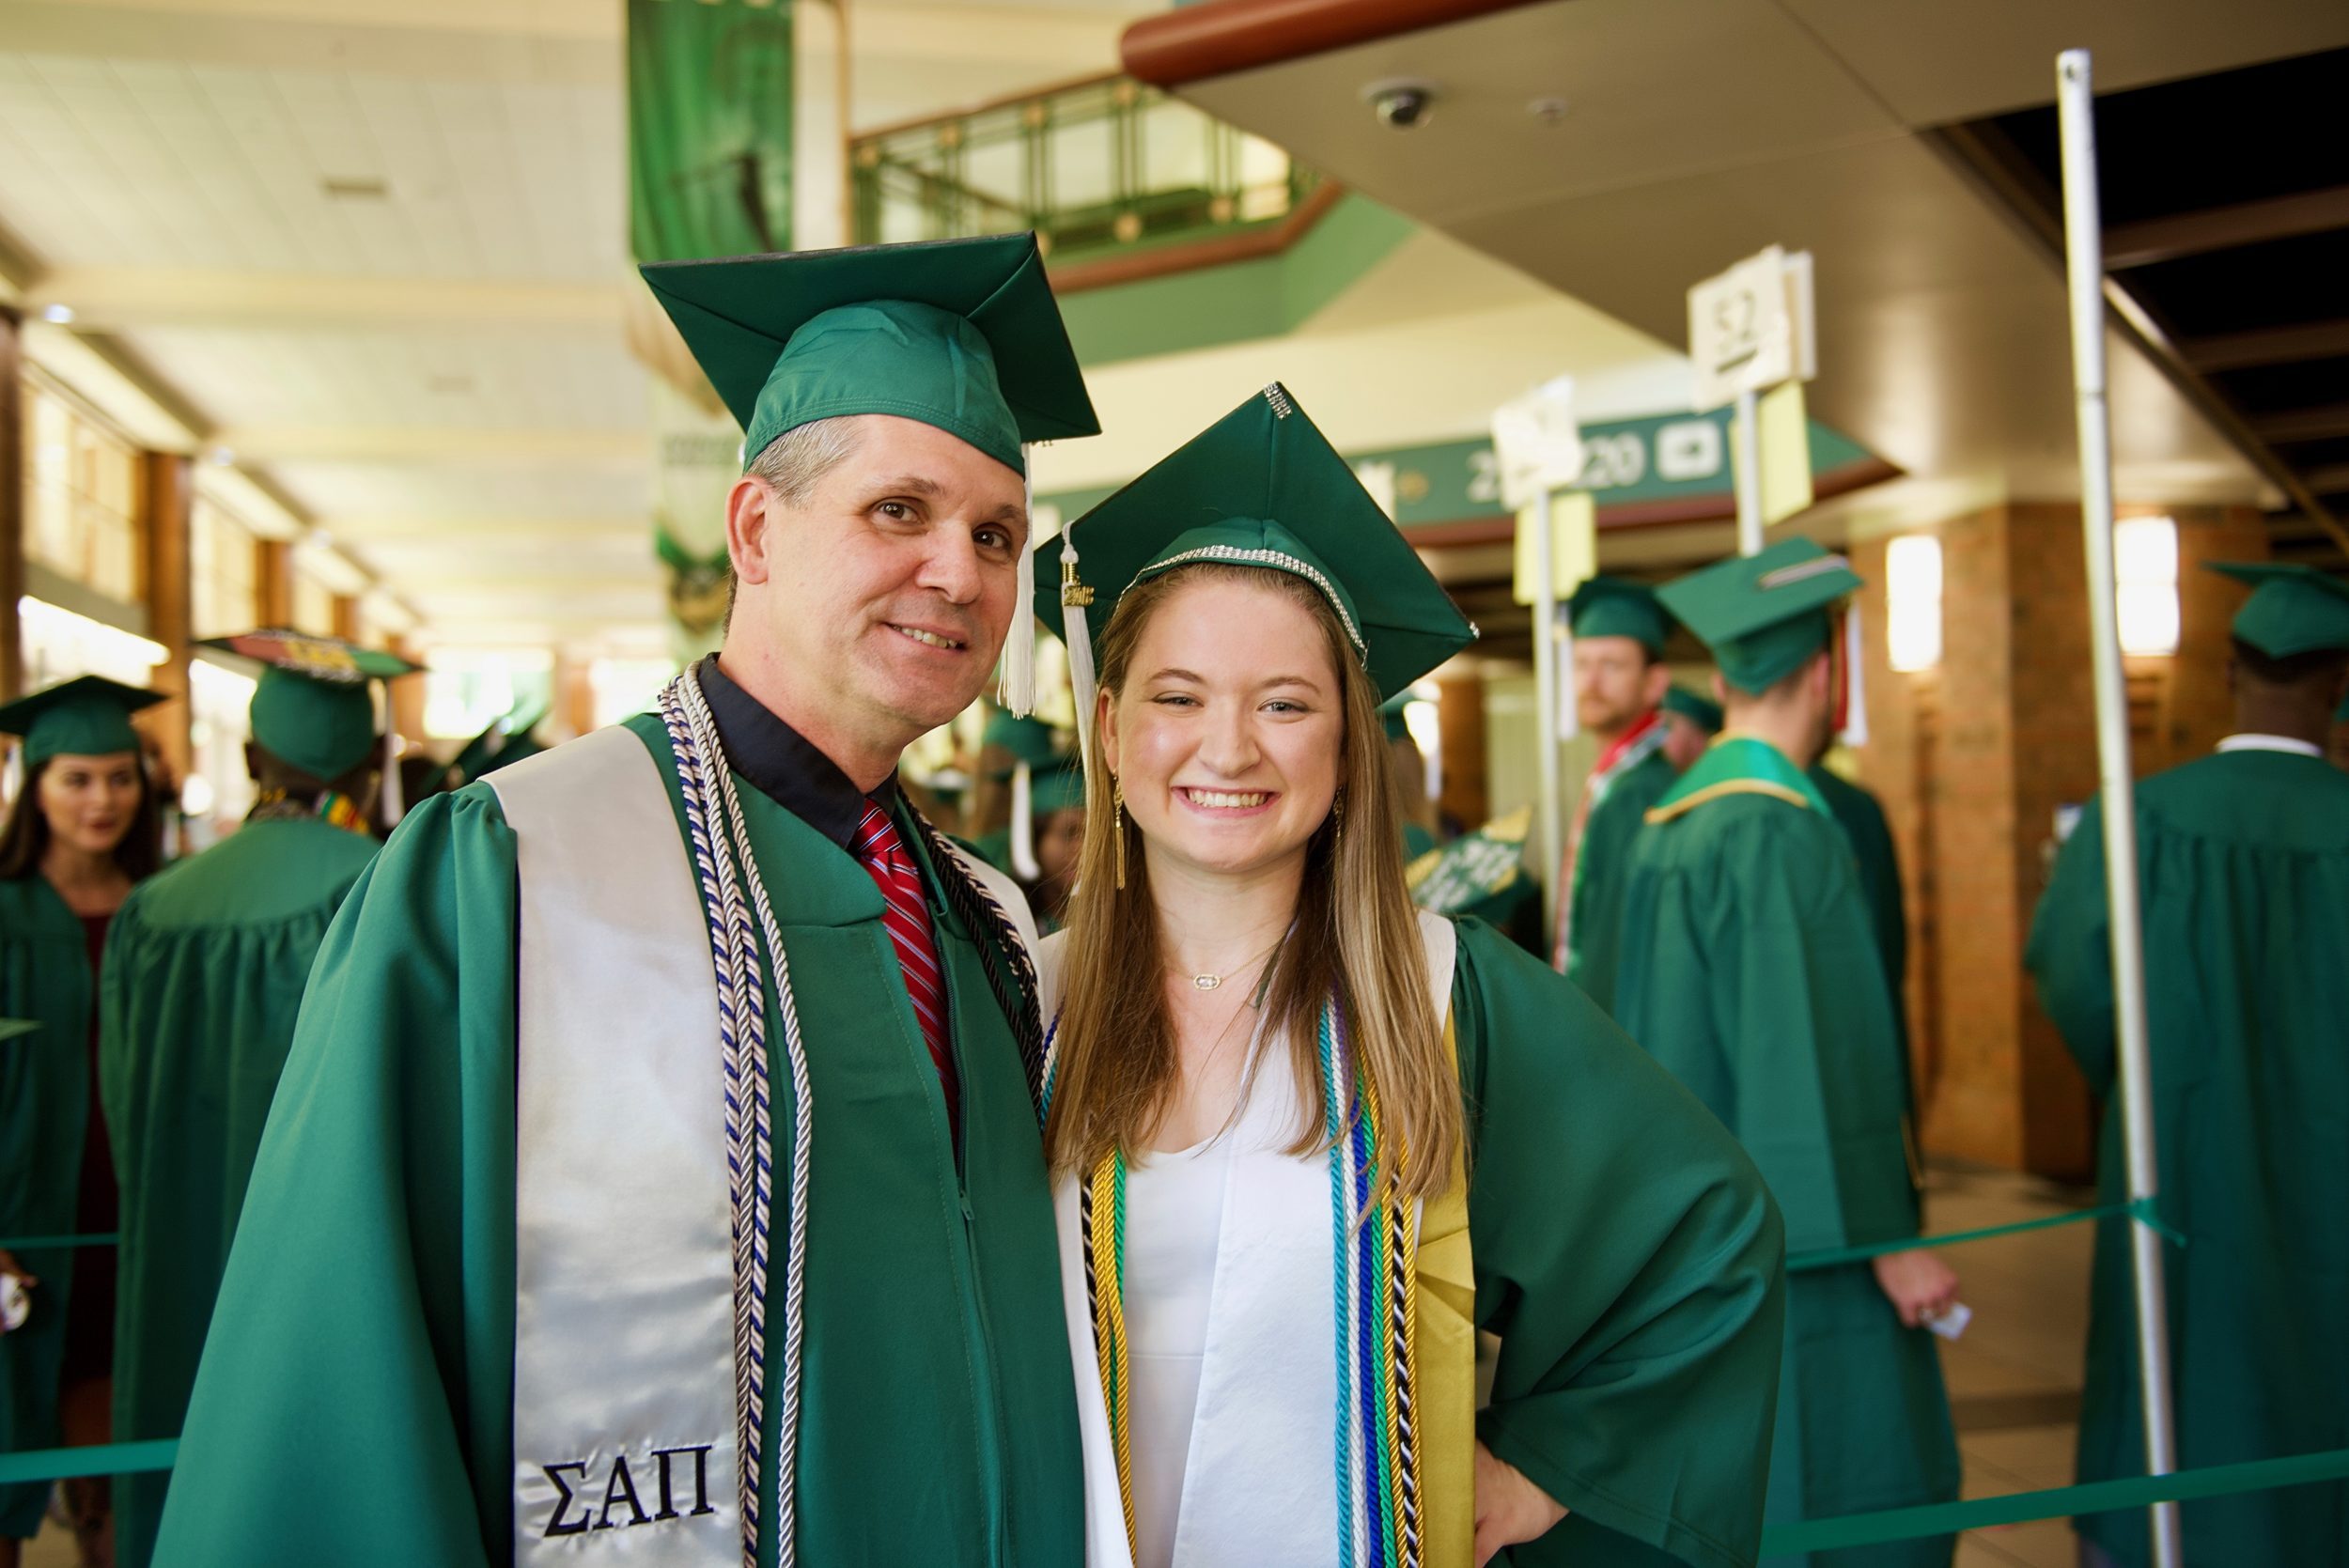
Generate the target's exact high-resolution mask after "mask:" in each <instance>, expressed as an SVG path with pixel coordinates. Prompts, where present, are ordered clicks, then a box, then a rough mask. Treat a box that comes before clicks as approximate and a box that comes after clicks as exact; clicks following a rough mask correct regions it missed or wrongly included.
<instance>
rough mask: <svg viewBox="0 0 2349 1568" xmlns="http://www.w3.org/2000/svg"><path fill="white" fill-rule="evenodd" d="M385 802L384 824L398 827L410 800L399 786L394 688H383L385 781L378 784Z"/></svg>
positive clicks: (397, 731) (405, 813)
mask: <svg viewBox="0 0 2349 1568" xmlns="http://www.w3.org/2000/svg"><path fill="white" fill-rule="evenodd" d="M378 789H379V791H380V795H381V800H382V803H383V811H382V817H383V826H384V827H386V828H397V827H398V826H399V819H400V818H401V817H403V816H405V815H408V801H407V799H406V798H405V796H404V795H403V794H402V793H401V791H400V787H399V729H398V726H397V725H396V724H394V723H393V722H392V689H391V687H389V686H388V685H387V686H385V687H384V688H383V782H382V784H380V785H379V786H378Z"/></svg>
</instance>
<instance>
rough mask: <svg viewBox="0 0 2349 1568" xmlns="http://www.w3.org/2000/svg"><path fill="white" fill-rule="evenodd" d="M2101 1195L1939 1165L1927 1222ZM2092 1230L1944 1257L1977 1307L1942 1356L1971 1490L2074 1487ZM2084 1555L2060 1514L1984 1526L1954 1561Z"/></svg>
mask: <svg viewBox="0 0 2349 1568" xmlns="http://www.w3.org/2000/svg"><path fill="white" fill-rule="evenodd" d="M2093 1202H2094V1198H2093V1196H2092V1194H2090V1193H2088V1192H2084V1191H2079V1190H2077V1189H2073V1188H2059V1187H2054V1186H2051V1185H2049V1184H2047V1183H2046V1182H2041V1181H2037V1180H2034V1179H2032V1178H2030V1177H2027V1176H2013V1175H2008V1174H2005V1173H2004V1172H1975V1171H1960V1170H1952V1169H1936V1170H1935V1171H1934V1172H1932V1173H1931V1175H1930V1177H1929V1186H1928V1190H1927V1195H1926V1222H1927V1227H1928V1228H1929V1229H1930V1230H1933V1231H1937V1232H1940V1231H1970V1230H1975V1229H1978V1228H1981V1227H1983V1226H1988V1225H2002V1224H2007V1223H2009V1222H2011V1221H2014V1220H2018V1219H2037V1218H2039V1217H2041V1216H2043V1215H2052V1214H2059V1213H2061V1212H2063V1211H2065V1210H2067V1209H2077V1208H2079V1207H2083V1206H2085V1205H2087V1204H2089V1203H2093ZM2093 1229H2094V1227H2093V1226H2092V1225H2086V1224H2082V1225H2066V1226H2061V1227H2058V1228H2056V1229H2053V1230H2046V1231H2031V1232H2027V1233H2025V1234H2022V1235H2016V1236H2001V1237H1999V1238H1998V1239H1996V1240H1993V1241H1983V1242H1976V1243H1973V1244H1971V1245H1968V1246H1965V1247H1959V1248H1954V1249H1952V1250H1951V1251H1950V1252H1949V1253H1948V1257H1949V1260H1950V1262H1951V1264H1952V1266H1954V1267H1955V1268H1956V1269H1957V1271H1958V1276H1959V1278H1960V1279H1961V1280H1962V1281H1964V1290H1963V1293H1962V1294H1963V1296H1964V1299H1965V1301H1966V1304H1967V1305H1968V1306H1969V1307H1971V1308H1973V1309H1974V1320H1973V1323H1972V1324H1971V1325H1970V1326H1969V1327H1968V1328H1967V1330H1966V1337H1965V1338H1964V1339H1962V1340H1960V1341H1958V1343H1955V1344H1953V1345H1944V1346H1943V1347H1942V1353H1941V1367H1942V1371H1943V1374H1944V1375H1946V1376H1947V1378H1948V1379H1949V1386H1950V1403H1951V1406H1952V1410H1953V1412H1954V1413H1955V1415H1956V1417H1957V1442H1958V1450H1959V1452H1960V1453H1961V1454H1963V1455H1964V1458H1965V1461H1966V1496H1968V1497H1969V1498H1981V1497H1994V1496H1997V1495H1999V1494H2000V1493H2004V1492H2033V1491H2038V1490H2041V1489H2042V1488H2045V1487H2050V1486H2068V1485H2070V1484H2071V1483H2072V1438H2073V1434H2074V1433H2075V1431H2076V1430H2077V1425H2078V1421H2079V1402H2080V1351H2081V1346H2082V1344H2083V1343H2084V1342H2085V1340H2086V1337H2087V1331H2088V1263H2089V1252H2090V1241H2091V1237H2092V1232H2093ZM2076 1561H2077V1553H2076V1551H2075V1548H2074V1545H2073V1536H2072V1530H2071V1526H2070V1525H2069V1524H2068V1523H2066V1522H2065V1521H2063V1520H2061V1519H2051V1520H2047V1521H2045V1522H2043V1523H2039V1524H2028V1525H2009V1526H2004V1527H2002V1528H1999V1529H1985V1530H1976V1531H1973V1532H1972V1533H1970V1534H1968V1535H1967V1536H1965V1537H1964V1538H1963V1539H1962V1540H1961V1541H1960V1542H1959V1543H1958V1548H1957V1563H1958V1568H2012V1565H2015V1564H2020V1565H2022V1568H2074V1564H2075V1562H2076Z"/></svg>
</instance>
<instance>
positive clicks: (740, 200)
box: [628, 0, 792, 261]
mask: <svg viewBox="0 0 2349 1568" xmlns="http://www.w3.org/2000/svg"><path fill="white" fill-rule="evenodd" d="M791 70H792V66H791V8H790V6H789V4H788V3H787V0H765V3H763V4H762V3H757V0H628V167H629V243H630V248H631V249H632V250H633V251H634V253H635V256H636V259H637V260H639V261H698V260H702V259H705V258H707V257H709V256H745V255H751V254H754V253H759V252H767V251H784V250H789V249H790V248H791V105H792V95H791Z"/></svg>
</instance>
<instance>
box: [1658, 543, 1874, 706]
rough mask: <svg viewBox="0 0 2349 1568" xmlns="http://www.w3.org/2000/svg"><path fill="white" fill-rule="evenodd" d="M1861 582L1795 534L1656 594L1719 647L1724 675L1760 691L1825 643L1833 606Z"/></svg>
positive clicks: (1706, 640)
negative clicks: (1758, 551) (1764, 549)
mask: <svg viewBox="0 0 2349 1568" xmlns="http://www.w3.org/2000/svg"><path fill="white" fill-rule="evenodd" d="M1860 586H1861V583H1860V581H1859V575H1858V574H1857V573H1855V572H1854V571H1853V570H1852V569H1851V566H1850V564H1849V563H1848V562H1846V561H1845V560H1844V559H1843V557H1842V556H1841V555H1833V554H1829V553H1828V551H1825V550H1823V549H1821V548H1820V547H1819V546H1818V545H1817V544H1815V543H1813V542H1812V541H1811V540H1809V539H1804V538H1792V539H1781V540H1780V541H1779V542H1778V543H1776V544H1774V545H1772V546H1770V548H1769V549H1767V550H1766V551H1762V552H1761V553H1760V554H1759V555H1741V556H1737V557H1735V558H1734V559H1732V560H1727V561H1722V562H1720V563H1719V564H1717V565H1715V566H1710V567H1705V568H1704V569H1703V571H1698V572H1691V573H1689V574H1688V576H1687V577H1683V578H1680V579H1677V580H1676V581H1674V582H1668V583H1666V584H1665V585H1664V586H1663V587H1661V588H1659V589H1657V593H1656V597H1657V598H1658V599H1659V600H1661V601H1662V603H1663V606H1664V608H1665V609H1667V610H1669V611H1671V612H1672V613H1673V614H1674V615H1675V616H1677V617H1679V620H1680V623H1681V624H1682V625H1683V626H1685V627H1687V628H1688V629H1689V630H1690V631H1692V632H1694V633H1696V635H1697V638H1698V640H1699V641H1701V642H1702V643H1703V644H1704V645H1705V646H1706V647H1708V648H1710V649H1712V650H1713V660H1714V662H1715V663H1717V664H1719V666H1720V671H1721V678H1722V679H1723V680H1725V681H1727V682H1728V683H1729V684H1730V685H1732V686H1734V687H1735V688H1736V689H1737V690H1738V691H1744V692H1748V693H1752V694H1759V693H1761V692H1764V691H1768V690H1769V689H1770V688H1771V687H1773V686H1775V685H1777V684H1778V683H1779V682H1780V681H1781V680H1784V679H1785V678H1786V677H1787V676H1788V675H1793V674H1794V673H1795V672H1796V671H1797V670H1798V669H1800V668H1801V667H1802V664H1803V661H1804V660H1807V659H1809V658H1810V657H1811V656H1812V654H1815V653H1817V652H1818V651H1819V650H1820V649H1821V648H1824V647H1826V646H1827V643H1828V637H1829V636H1830V635H1832V633H1833V629H1834V628H1833V623H1832V620H1831V618H1830V616H1829V614H1828V612H1829V611H1830V610H1831V609H1832V608H1833V607H1834V606H1835V604H1836V603H1837V601H1839V600H1841V599H1843V598H1848V597H1849V596H1850V595H1851V594H1853V593H1855V592H1857V591H1858V590H1859V587H1860Z"/></svg>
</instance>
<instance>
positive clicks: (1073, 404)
mask: <svg viewBox="0 0 2349 1568" xmlns="http://www.w3.org/2000/svg"><path fill="white" fill-rule="evenodd" d="M640 270H641V271H642V272H643V273H644V275H645V281H646V283H647V284H649V285H651V286H652V291H653V294H654V296H655V297H656V298H658V299H659V300H660V301H661V308H662V309H664V310H666V311H667V312H668V313H669V318H670V319H671V320H672V321H675V322H676V323H677V331H678V332H679V333H681V334H684V337H685V342H686V346H687V347H688V348H690V349H692V351H693V357H694V359H696V360H698V361H699V362H700V363H701V367H702V371H703V373H704V374H706V375H707V376H708V378H709V384H710V385H711V386H713V387H715V388H717V391H718V396H720V397H722V398H723V399H724V400H725V405H726V407H727V408H728V409H729V410H731V411H733V414H734V417H735V421H736V422H737V423H738V424H739V425H740V426H741V427H742V434H743V438H744V439H743V456H744V458H745V460H746V461H747V459H749V458H754V457H756V456H757V455H758V454H759V453H760V452H761V451H762V450H764V449H765V448H766V446H767V444H768V443H769V442H771V441H773V440H774V439H775V438H776V437H777V436H779V435H782V434H783V433H784V432H785V431H786V430H793V429H797V428H798V427H800V426H802V425H807V424H812V423H814V422H815V421H817V420H818V419H830V418H832V417H834V416H836V415H842V414H860V413H886V414H896V415H899V416H900V417H902V418H906V419H918V420H920V421H921V422H922V423H924V424H925V425H931V426H935V427H938V428H939V429H941V430H944V431H945V432H946V433H947V434H949V435H952V436H956V437H958V438H960V439H961V440H963V441H966V442H970V443H971V444H972V446H975V447H977V448H978V449H979V450H980V451H982V452H984V453H986V454H987V455H988V457H990V458H995V459H996V460H997V461H999V462H1001V463H1003V465H1005V466H1006V467H1008V468H1010V469H1012V470H1014V471H1015V472H1018V473H1022V474H1024V473H1026V472H1027V468H1026V465H1025V464H1024V463H1023V462H1022V461H1021V460H1020V455H1019V444H1020V442H1033V441H1052V440H1056V439H1059V438H1062V437H1066V436H1090V435H1097V434H1098V433H1099V432H1100V428H1101V426H1100V422H1099V420H1097V418H1096V417H1095V416H1094V412H1093V402H1092V400H1091V399H1090V398H1089V397H1087V396H1085V385H1084V377H1083V375H1082V374H1081V372H1080V371H1079V370H1078V368H1077V352H1076V350H1075V349H1073V348H1071V347H1070V346H1069V342H1068V330H1067V328H1066V326H1064V325H1063V324H1062V321H1061V317H1060V306H1059V305H1058V304H1057V303H1054V301H1053V299H1052V290H1051V286H1050V284H1049V283H1047V282H1046V281H1045V276H1044V256H1043V254H1042V253H1041V252H1040V251H1039V250H1038V249H1037V248H1036V242H1035V236H1034V235H1033V234H1002V235H995V236H992V237H990V238H988V239H984V240H943V241H935V242H931V243H926V244H915V245H861V246H857V247H855V248H853V249H849V250H836V251H802V252H799V253H796V254H790V255H783V256H732V257H727V258H725V259H723V260H718V261H661V262H654V263H652V264H651V265H649V266H646V267H644V268H642V269H640Z"/></svg>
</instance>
